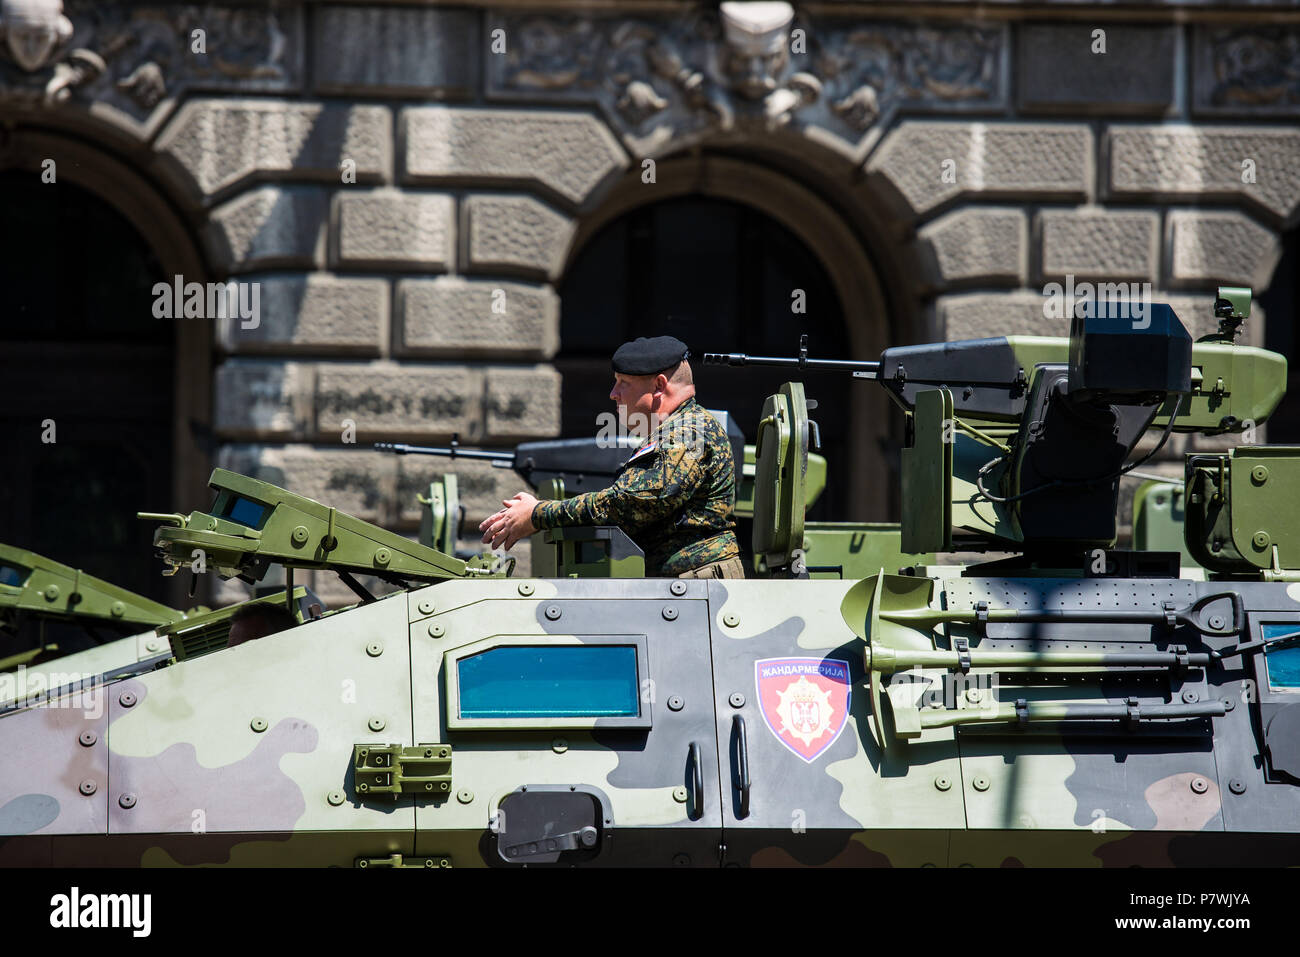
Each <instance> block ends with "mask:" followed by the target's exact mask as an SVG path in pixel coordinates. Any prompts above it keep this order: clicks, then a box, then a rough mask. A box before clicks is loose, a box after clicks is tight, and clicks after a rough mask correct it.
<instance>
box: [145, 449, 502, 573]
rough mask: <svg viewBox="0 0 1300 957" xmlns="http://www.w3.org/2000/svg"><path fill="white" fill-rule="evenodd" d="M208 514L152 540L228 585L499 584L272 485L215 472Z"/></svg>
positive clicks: (177, 562) (179, 563)
mask: <svg viewBox="0 0 1300 957" xmlns="http://www.w3.org/2000/svg"><path fill="white" fill-rule="evenodd" d="M208 484H209V485H210V486H211V487H212V488H213V489H215V490H216V492H217V498H216V501H215V502H213V504H212V508H211V511H209V512H192V513H190V515H188V516H170V517H169V522H171V524H167V525H163V526H161V527H159V528H158V530H157V532H155V533H154V545H155V546H156V547H157V548H158V550H159V552H160V553H161V555H162V557H163V560H164V561H166V562H167V563H168V564H169V565H171V566H172V567H173V568H177V569H179V568H181V567H184V566H185V565H188V564H190V563H191V562H193V561H195V560H196V558H198V557H201V558H202V560H203V561H204V563H205V564H206V565H207V566H208V567H210V568H213V569H214V570H215V571H216V572H217V573H218V574H220V575H221V576H222V577H224V578H233V577H235V576H238V577H239V578H240V579H242V580H243V581H247V582H256V581H260V580H261V579H262V578H263V577H264V576H265V575H266V572H267V569H268V568H269V567H270V566H271V565H272V564H280V565H283V566H285V567H286V568H312V569H324V570H329V571H335V572H339V573H340V574H351V573H354V572H355V573H360V574H367V575H374V576H377V577H379V578H382V579H385V580H390V581H394V580H395V581H397V582H398V583H402V582H405V581H409V580H415V581H439V580H443V579H448V578H480V577H482V578H500V577H504V573H503V572H501V571H493V570H492V569H491V568H490V567H485V563H482V562H477V561H476V562H463V561H461V560H460V559H458V558H453V557H452V556H451V555H447V554H445V553H444V552H441V551H438V550H436V549H433V548H428V547H426V546H424V545H419V544H417V543H415V542H412V541H411V540H410V539H407V538H404V537H403V536H401V535H398V534H397V533H395V532H390V531H388V530H387V529H383V528H380V527H378V526H377V525H371V524H370V523H369V522H363V521H361V520H360V519H358V518H354V517H352V516H351V515H347V514H345V513H343V512H339V511H338V510H337V509H334V508H330V507H327V506H325V505H322V504H321V503H319V502H316V501H313V500H312V499H309V498H304V497H303V496H301V495H295V494H294V493H292V492H289V491H286V490H285V489H282V488H280V487H278V486H275V485H271V484H270V483H269V482H261V481H258V480H257V479H254V478H249V477H248V476H246V475H239V474H237V473H235V472H229V471H226V470H225V469H216V470H214V471H213V473H212V477H211V478H210V479H209V480H208Z"/></svg>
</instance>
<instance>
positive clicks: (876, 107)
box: [0, 0, 1300, 531]
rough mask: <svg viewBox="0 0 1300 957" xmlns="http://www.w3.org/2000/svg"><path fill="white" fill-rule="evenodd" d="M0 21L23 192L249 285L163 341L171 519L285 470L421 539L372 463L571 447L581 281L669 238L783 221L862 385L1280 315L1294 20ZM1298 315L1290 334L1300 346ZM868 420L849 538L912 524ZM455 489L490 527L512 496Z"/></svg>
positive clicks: (71, 16) (102, 4)
mask: <svg viewBox="0 0 1300 957" xmlns="http://www.w3.org/2000/svg"><path fill="white" fill-rule="evenodd" d="M0 17H2V20H0V30H3V31H4V37H3V43H0V47H2V49H0V172H2V171H4V170H11V171H13V170H16V171H22V172H24V173H27V174H29V175H31V176H38V175H40V174H41V172H42V170H43V169H45V168H46V164H47V162H48V161H51V160H52V161H53V162H54V164H55V167H56V168H57V171H58V182H59V183H71V184H74V185H76V186H77V187H79V188H82V189H84V190H86V191H88V192H90V193H93V194H94V195H96V196H98V197H100V198H102V199H103V200H105V201H107V202H108V203H109V204H110V205H111V206H112V207H113V208H114V209H115V210H116V211H117V212H118V213H119V214H120V215H121V216H123V217H124V218H125V219H126V220H127V221H129V222H130V223H131V225H132V226H133V227H134V228H135V229H136V230H137V231H138V233H139V234H140V235H141V236H142V237H143V239H144V241H145V243H146V244H147V245H148V246H149V247H150V249H151V250H152V251H153V253H154V254H155V255H156V258H157V263H158V268H159V270H160V272H161V275H162V276H163V277H166V278H167V279H169V280H170V279H171V278H172V277H174V276H182V277H183V278H184V281H186V282H191V281H192V282H199V283H207V282H213V281H222V280H228V279H235V280H239V281H241V282H250V283H257V284H258V286H259V289H260V316H259V321H258V322H257V324H256V325H255V327H254V326H252V325H251V324H250V323H247V322H243V321H241V320H240V319H238V318H227V319H218V320H209V319H201V318H194V319H174V320H170V321H171V322H174V323H175V340H174V343H175V344H174V350H175V351H174V355H173V361H172V363H171V366H170V369H169V370H168V372H167V373H162V374H160V376H159V377H158V380H157V382H156V387H157V388H159V389H163V390H166V391H168V393H169V400H170V402H171V404H172V415H173V419H172V423H173V424H172V431H171V440H172V445H171V449H170V455H171V460H172V465H173V469H172V499H173V501H172V502H171V503H170V504H169V505H168V507H169V508H172V509H182V510H189V509H190V508H193V507H196V506H197V505H199V504H200V503H201V502H202V501H203V499H202V494H203V492H202V490H203V485H204V483H205V480H206V476H207V472H208V470H209V469H210V467H211V466H212V465H214V464H215V465H222V466H225V467H229V468H234V469H237V470H241V471H250V470H252V469H255V468H257V467H268V466H269V467H274V468H278V469H280V470H281V473H282V475H283V477H284V481H285V484H287V485H288V486H289V487H291V488H293V489H294V490H296V491H299V492H301V493H303V494H306V495H309V496H312V497H315V498H318V499H322V500H325V501H328V502H330V503H331V504H334V505H337V506H339V507H341V508H343V509H346V510H348V511H351V512H354V513H356V514H358V515H360V516H361V517H363V518H367V519H370V520H374V521H378V522H381V523H383V524H386V525H389V526H392V527H396V528H401V529H404V530H407V531H411V530H412V529H413V528H414V525H415V523H416V521H417V517H418V516H417V512H416V502H415V496H416V493H417V492H418V491H419V490H420V488H421V487H422V486H423V485H424V484H425V483H426V482H427V479H428V475H429V473H430V471H432V470H433V469H431V467H430V463H429V462H428V461H421V460H412V459H403V458H397V457H392V458H385V457H383V456H381V455H379V454H377V453H374V452H370V451H367V449H368V448H369V444H370V442H372V441H376V440H405V441H418V442H425V443H445V442H446V441H447V440H449V439H450V438H451V437H452V435H453V434H456V435H458V436H459V437H460V440H461V441H462V442H464V443H467V444H480V445H489V446H495V447H502V446H507V445H510V444H512V443H514V442H516V441H519V440H524V439H530V438H538V437H545V436H555V435H558V434H559V433H560V432H561V421H562V402H563V401H564V397H565V394H566V393H565V387H564V384H563V377H562V375H561V374H560V372H559V371H558V366H557V363H558V358H557V357H562V356H563V355H564V353H565V350H566V349H567V348H570V347H571V346H572V345H573V343H571V342H566V340H565V336H564V335H563V332H564V318H563V317H564V302H563V301H562V296H561V294H560V290H561V287H562V285H563V282H564V279H565V276H566V271H567V270H569V268H570V267H571V265H572V264H573V263H574V261H575V259H576V257H578V256H579V255H580V254H581V252H582V250H583V249H584V247H585V246H586V244H588V243H589V242H590V241H591V240H592V239H593V237H596V236H598V235H599V234H600V233H601V230H602V229H604V228H606V227H607V226H609V225H610V224H611V223H613V222H615V221H616V220H618V218H619V217H620V216H624V215H626V214H628V212H629V211H631V210H635V209H637V208H638V207H642V206H645V205H646V204H651V203H656V202H662V201H665V200H669V199H673V198H678V197H688V196H697V197H711V198H716V199H719V200H726V201H728V202H731V203H736V204H742V205H744V206H747V207H752V208H755V209H757V210H759V211H760V212H761V213H762V214H764V215H765V216H767V217H769V218H771V219H772V220H775V221H776V222H778V223H779V224H780V225H781V226H782V227H783V228H784V229H785V230H786V231H788V232H789V233H790V234H792V235H793V236H795V237H796V238H797V239H798V241H799V242H801V243H802V244H803V246H804V247H806V248H807V250H809V251H810V253H811V255H812V256H813V257H814V258H815V259H816V261H817V262H819V263H820V265H821V267H822V268H823V269H824V271H825V274H826V275H827V276H828V277H829V282H830V284H831V285H832V286H833V288H834V291H835V296H836V298H837V299H838V301H839V304H840V320H839V321H842V323H843V339H844V341H845V342H846V343H847V344H848V348H849V351H850V352H851V356H852V357H855V358H861V359H870V358H874V357H875V356H876V355H877V354H878V352H879V351H880V350H881V349H882V348H883V347H885V346H886V345H887V344H891V343H906V342H916V341H923V340H925V339H928V338H933V337H946V338H949V339H957V338H967V337H973V336H983V335H998V334H1010V333H1021V334H1059V333H1061V332H1062V331H1063V329H1064V328H1065V322H1064V320H1056V319H1050V318H1047V317H1046V316H1045V313H1044V309H1043V303H1044V294H1043V293H1044V288H1045V287H1046V286H1047V284H1049V283H1053V282H1060V283H1063V284H1064V283H1066V282H1067V281H1070V282H1074V283H1080V282H1099V281H1105V282H1135V283H1150V284H1151V287H1152V290H1153V295H1154V296H1155V297H1156V298H1157V299H1160V298H1162V297H1163V298H1167V299H1168V300H1169V301H1171V302H1172V303H1173V304H1174V305H1175V308H1176V309H1177V310H1178V312H1179V314H1180V316H1181V317H1182V318H1183V319H1184V321H1185V322H1186V323H1187V324H1188V325H1189V327H1191V328H1192V330H1193V332H1194V334H1195V333H1198V332H1202V331H1205V329H1207V328H1208V326H1209V325H1210V322H1211V320H1210V318H1209V304H1210V300H1211V298H1212V293H1213V289H1214V287H1215V286H1216V285H1217V284H1219V283H1242V284H1249V285H1251V286H1253V287H1254V288H1255V290H1256V293H1257V295H1259V294H1261V293H1266V292H1267V291H1268V290H1269V289H1270V288H1280V287H1279V280H1278V279H1277V274H1278V272H1279V266H1278V263H1279V261H1280V260H1282V257H1283V253H1284V250H1285V249H1286V248H1288V247H1287V245H1286V244H1287V243H1288V242H1290V243H1291V245H1292V246H1294V235H1295V229H1296V224H1297V220H1298V219H1300V124H1297V118H1298V117H1300V9H1297V8H1296V6H1295V5H1294V4H1291V3H1286V4H1283V3H1224V4H1220V5H1217V6H1214V7H1209V6H1207V5H1205V4H1202V3H1195V2H1136V3H1131V4H1128V5H1126V6H1125V7H1124V8H1123V9H1122V10H1121V9H1111V8H1110V7H1109V5H1105V4H1101V5H1080V4H1075V3H1066V2H1062V3H1050V2H1049V3H1037V4H1031V3H1019V2H1002V3H999V2H993V3H980V4H968V3H962V2H944V3H932V4H924V5H919V4H909V3H898V2H893V3H889V2H832V0H823V2H817V3H812V2H808V3H794V4H793V6H792V7H787V6H786V5H785V4H780V3H739V4H728V5H724V9H722V10H720V9H719V8H718V6H717V5H716V4H713V3H693V2H692V3H683V2H671V0H659V2H654V0H650V2H637V3H613V2H564V0H553V2H542V0H537V2H533V0H529V2H515V3H475V2H470V0H462V2H459V3H456V4H443V3H421V2H403V3H364V2H356V0H354V2H348V3H335V2H290V0H286V2H270V3H236V2H229V3H213V4H207V5H190V4H176V3H169V2H161V0H154V2H130V3H128V2H115V0H64V2H63V3H62V5H61V9H60V4H59V3H58V2H57V0H5V2H4V3H3V9H2V11H0ZM0 202H3V200H0ZM1288 237H1290V238H1288ZM50 254H51V255H57V250H51V251H50ZM1287 261H1288V262H1290V263H1291V266H1290V267H1289V268H1294V259H1291V260H1287ZM1284 264H1285V263H1284ZM1287 283H1289V285H1286V287H1285V288H1286V290H1289V291H1284V292H1279V293H1278V295H1277V296H1275V297H1274V299H1273V300H1266V303H1267V304H1268V305H1269V308H1270V310H1278V309H1279V307H1280V312H1279V314H1278V315H1273V314H1272V313H1271V312H1270V315H1269V317H1268V323H1273V324H1277V323H1279V322H1281V323H1285V324H1286V325H1287V326H1288V327H1289V326H1293V325H1294V319H1295V308H1296V306H1295V300H1294V297H1293V296H1294V277H1290V278H1289V279H1287ZM1249 328H1250V335H1251V336H1252V337H1253V338H1252V341H1255V342H1259V343H1261V344H1262V343H1263V342H1264V341H1265V337H1266V335H1267V334H1268V330H1269V329H1270V328H1271V327H1270V326H1268V325H1267V324H1266V322H1265V321H1264V319H1263V316H1262V315H1261V314H1259V313H1257V316H1256V319H1255V321H1253V322H1252V323H1251V324H1250V326H1249ZM1279 328H1280V327H1279ZM700 331H701V335H702V336H703V334H704V333H706V332H707V329H706V328H702V329H701V330H700ZM11 338H13V337H11ZM18 338H21V337H20V336H19V337H18ZM704 338H707V336H704ZM1278 341H1283V340H1278ZM1285 344H1286V345H1287V346H1288V347H1289V344H1290V339H1289V338H1286V339H1285ZM716 345H717V346H719V347H722V346H724V345H725V344H724V343H717V344H716ZM790 345H791V347H793V346H794V342H793V341H791V343H790ZM169 378H170V381H167V380H168V379H169ZM845 401H846V403H847V406H846V412H845V422H846V423H847V425H846V428H847V429H848V431H849V433H850V437H849V439H847V440H846V441H847V443H848V444H847V445H846V449H847V457H846V458H847V460H846V461H845V462H844V463H843V464H842V466H840V467H842V468H844V469H846V470H847V471H846V473H845V474H848V475H851V476H852V477H853V478H854V480H855V481H858V482H860V483H861V488H862V489H863V490H864V491H863V493H862V494H860V495H856V496H853V497H852V499H851V502H850V505H849V508H848V511H849V512H850V513H851V514H852V516H853V517H858V518H864V519H865V518H886V517H889V516H890V514H891V513H896V507H897V502H896V498H891V495H890V494H889V493H888V492H886V491H885V490H886V489H889V488H890V487H891V485H892V482H893V473H892V471H891V463H890V460H889V456H888V455H882V454H881V449H882V448H887V447H888V445H889V442H890V441H891V436H892V438H893V441H894V442H895V444H896V439H897V437H896V435H894V434H893V432H894V430H895V429H896V424H895V425H891V422H892V418H894V416H891V415H890V413H889V411H888V408H887V405H886V403H885V401H884V399H883V398H882V397H881V396H878V395H876V394H875V393H874V392H870V391H868V390H865V389H860V390H856V391H849V392H847V393H846V400H845ZM33 414H35V413H33ZM24 427H25V426H24ZM749 427H750V428H751V430H752V423H751V424H749ZM1184 447H1185V443H1174V446H1173V447H1172V448H1171V449H1170V450H1169V451H1170V452H1171V453H1172V454H1178V453H1180V452H1181V451H1182V450H1183V448H1184ZM460 471H461V474H462V476H463V478H462V488H463V489H464V491H465V498H466V504H467V505H468V511H469V514H468V518H469V520H470V522H476V521H477V520H478V518H480V517H481V516H483V515H485V514H486V513H487V512H488V511H490V510H491V509H493V508H494V507H495V505H496V502H497V500H498V498H499V497H501V495H502V494H507V493H509V492H510V491H512V490H513V487H514V486H515V485H517V482H516V481H515V480H514V479H513V477H512V476H510V475H509V473H505V472H501V471H499V470H498V471H493V470H490V469H487V468H478V467H468V468H461V469H460ZM146 504H147V503H144V502H141V503H138V506H137V505H136V504H135V503H133V504H132V505H131V506H130V507H132V508H134V507H140V508H144V507H146Z"/></svg>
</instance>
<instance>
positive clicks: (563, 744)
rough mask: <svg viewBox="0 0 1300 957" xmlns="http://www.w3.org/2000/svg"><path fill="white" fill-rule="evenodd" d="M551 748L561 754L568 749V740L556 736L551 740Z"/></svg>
mask: <svg viewBox="0 0 1300 957" xmlns="http://www.w3.org/2000/svg"><path fill="white" fill-rule="evenodd" d="M551 750H552V751H554V752H555V753H556V754H563V753H564V752H565V751H568V750H569V742H568V741H567V740H565V739H564V738H556V739H555V740H554V741H552V742H551Z"/></svg>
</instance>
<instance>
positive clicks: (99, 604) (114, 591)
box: [0, 544, 185, 628]
mask: <svg viewBox="0 0 1300 957" xmlns="http://www.w3.org/2000/svg"><path fill="white" fill-rule="evenodd" d="M10 609H12V610H13V611H17V612H27V613H30V614H35V615H39V616H40V617H42V618H51V619H64V620H70V621H88V622H95V621H103V622H111V623H114V624H117V623H121V624H124V625H134V626H141V627H142V628H151V627H154V626H157V625H164V624H167V623H168V622H173V621H180V620H181V619H183V618H184V617H185V612H183V611H178V610H177V609H175V608H168V607H167V606H166V605H162V604H159V603H158V602H156V601H152V600H151V599H148V598H145V597H144V596H143V595H137V594H136V593H135V592H132V591H128V590H127V589H125V588H119V587H118V586H116V585H112V584H110V583H108V582H106V581H104V580H103V579H100V578H96V577H95V576H94V575H87V574H86V573H85V572H83V571H81V570H79V569H76V568H71V567H69V566H67V565H63V564H60V563H59V562H56V561H52V560H51V559H48V558H46V557H45V556H44V555H38V554H36V553H35V552H29V551H26V550H24V549H21V548H14V547H13V546H12V545H2V544H0V610H10Z"/></svg>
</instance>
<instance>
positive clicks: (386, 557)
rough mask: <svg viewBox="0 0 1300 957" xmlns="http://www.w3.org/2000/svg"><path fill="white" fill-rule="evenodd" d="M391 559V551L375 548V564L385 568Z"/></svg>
mask: <svg viewBox="0 0 1300 957" xmlns="http://www.w3.org/2000/svg"><path fill="white" fill-rule="evenodd" d="M392 560H393V553H392V552H390V551H389V550H388V549H386V548H377V549H375V564H376V565H378V566H379V567H380V568H387V567H388V563H389V562H391V561H392Z"/></svg>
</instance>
